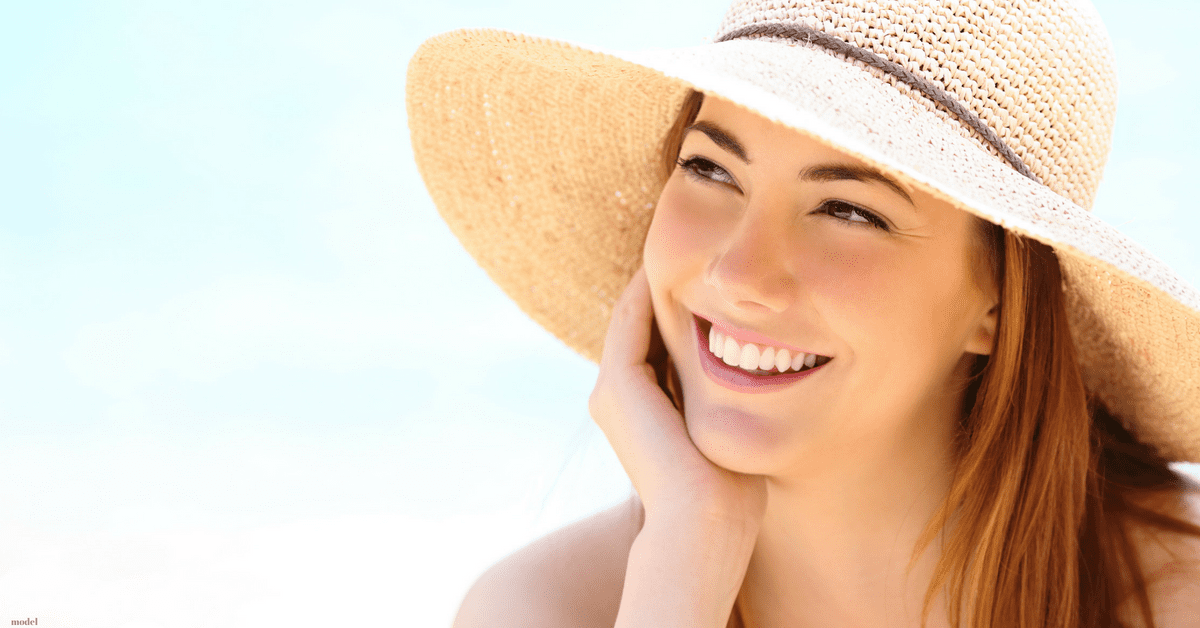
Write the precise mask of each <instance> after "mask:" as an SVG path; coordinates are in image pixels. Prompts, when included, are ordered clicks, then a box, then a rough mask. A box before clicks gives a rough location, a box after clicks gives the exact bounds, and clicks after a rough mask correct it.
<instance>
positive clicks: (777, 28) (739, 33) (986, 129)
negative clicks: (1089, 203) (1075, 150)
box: [714, 22, 1041, 183]
mask: <svg viewBox="0 0 1200 628" xmlns="http://www.w3.org/2000/svg"><path fill="white" fill-rule="evenodd" d="M755 36H758V37H782V38H784V39H790V40H792V41H796V42H800V43H807V44H815V45H817V46H820V47H822V48H825V49H827V50H830V51H832V52H836V53H838V54H841V55H843V56H845V57H849V58H851V59H857V60H859V61H862V62H863V63H866V64H867V65H869V66H871V67H873V68H877V69H879V70H882V71H884V72H886V73H887V74H889V75H891V76H893V77H895V78H896V79H897V80H899V81H900V82H902V83H904V84H905V85H908V86H909V87H911V88H913V89H915V90H917V91H918V92H921V93H922V94H924V95H925V97H926V98H929V99H930V100H932V101H934V102H936V103H937V104H939V105H941V106H943V107H945V108H946V110H948V111H949V112H950V113H952V114H953V115H954V116H955V117H957V118H958V120H959V122H962V123H963V124H965V125H967V126H968V127H970V128H971V129H972V130H973V131H975V132H976V133H978V134H979V136H980V137H982V138H983V139H984V141H986V142H987V143H988V144H991V146H992V148H995V149H996V150H997V151H998V152H999V153H1000V156H1001V157H1004V159H1005V160H1006V161H1008V163H1009V164H1011V165H1012V167H1013V168H1015V169H1016V171H1017V172H1019V173H1021V174H1023V175H1025V176H1026V177H1029V178H1030V179H1032V180H1034V181H1036V182H1038V183H1041V181H1040V180H1039V179H1038V178H1037V176H1035V175H1034V174H1033V172H1032V171H1030V170H1029V167H1028V166H1026V165H1025V162H1023V161H1021V158H1020V157H1018V156H1017V154H1016V153H1015V152H1013V150H1012V149H1011V148H1009V146H1008V144H1005V143H1004V140H1002V139H1000V136H999V135H997V134H996V131H995V130H993V129H992V127H990V126H988V125H987V123H986V122H984V121H983V120H982V119H980V118H979V116H977V115H975V112H974V111H971V110H970V109H968V108H967V107H966V106H964V105H963V104H962V103H961V102H959V101H958V99H956V98H955V97H954V96H951V95H950V94H949V93H948V92H947V91H946V90H944V89H942V88H940V87H938V86H937V85H935V84H933V83H931V82H930V81H928V80H927V79H925V78H924V77H922V76H920V75H918V74H914V73H913V72H912V71H910V70H909V69H908V68H905V67H904V66H902V65H900V64H899V63H896V62H894V61H891V60H890V59H887V58H885V57H882V56H880V55H878V54H876V53H874V52H871V51H870V50H865V49H863V48H859V47H858V46H855V45H854V44H851V43H849V42H846V41H844V40H842V39H839V38H837V37H835V36H833V35H830V34H829V33H826V32H824V31H820V30H817V29H815V28H812V27H811V26H808V25H806V24H795V23H779V22H762V23H758V24H751V25H750V26H745V27H742V28H739V29H737V30H735V31H732V32H729V33H726V34H724V35H721V36H720V37H718V38H717V39H716V41H715V42H714V43H720V42H723V41H729V40H731V39H749V38H751V37H755Z"/></svg>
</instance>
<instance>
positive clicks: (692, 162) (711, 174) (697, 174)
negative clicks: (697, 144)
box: [676, 157, 737, 187]
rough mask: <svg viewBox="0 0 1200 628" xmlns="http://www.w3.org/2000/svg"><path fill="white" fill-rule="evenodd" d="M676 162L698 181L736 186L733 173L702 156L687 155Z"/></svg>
mask: <svg viewBox="0 0 1200 628" xmlns="http://www.w3.org/2000/svg"><path fill="white" fill-rule="evenodd" d="M676 163H677V164H678V165H679V167H680V168H682V169H683V171H684V172H686V173H687V174H688V176H691V177H694V178H695V179H698V180H700V181H707V182H712V183H724V184H725V185H732V186H733V187H737V181H735V180H734V178H733V175H731V174H729V171H727V170H725V169H724V168H722V167H720V166H718V165H717V164H715V163H713V162H711V161H709V160H707V159H705V158H703V157H689V158H687V159H680V160H679V161H677V162H676Z"/></svg>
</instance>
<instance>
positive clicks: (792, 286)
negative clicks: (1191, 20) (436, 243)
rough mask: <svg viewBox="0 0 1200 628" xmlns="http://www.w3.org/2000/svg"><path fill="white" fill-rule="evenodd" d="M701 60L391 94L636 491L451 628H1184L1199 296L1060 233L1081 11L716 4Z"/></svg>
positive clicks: (501, 71) (502, 574)
mask: <svg viewBox="0 0 1200 628" xmlns="http://www.w3.org/2000/svg"><path fill="white" fill-rule="evenodd" d="M716 41H717V43H714V44H711V45H708V46H703V47H698V48H695V49H687V50H679V51H662V52H657V53H650V54H643V55H623V56H622V57H618V56H614V55H601V54H597V53H592V52H589V51H586V50H581V49H578V48H574V47H571V46H565V45H562V44H558V43H556V42H547V41H542V40H534V39H529V38H523V37H520V36H514V35H509V34H505V33H493V32H462V33H451V34H448V35H445V36H442V37H440V38H436V39H435V40H431V41H430V42H427V43H426V45H425V46H424V47H423V48H422V50H421V51H418V53H417V55H416V56H415V57H414V60H413V62H412V64H411V65H410V70H409V115H410V121H411V126H412V129H413V145H414V149H415V151H416V153H417V157H418V165H419V166H420V168H421V170H422V174H423V176H424V177H425V179H426V183H427V185H428V186H429V188H430V191H431V194H432V195H433V197H434V199H435V201H436V202H437V204H438V206H439V209H440V210H441V211H442V213H443V216H444V217H445V218H446V219H447V221H448V222H449V223H450V225H451V226H452V228H454V229H455V231H456V233H457V234H458V235H459V237H460V239H461V240H462V241H463V243H464V245H465V246H466V247H467V248H468V250H470V251H472V253H473V254H475V255H476V258H477V259H479V261H480V263H481V264H482V265H483V266H484V267H485V268H486V269H488V271H489V272H490V273H491V274H492V276H493V277H494V278H495V279H496V280H497V281H498V282H499V283H500V284H501V285H502V286H504V287H505V289H506V290H507V291H508V292H509V294H510V295H512V296H513V297H514V298H515V299H516V300H517V301H518V303H520V304H521V305H522V306H523V307H524V308H525V309H526V311H528V312H530V314H531V315H532V316H534V317H535V319H537V320H538V321H539V322H541V323H542V324H543V325H544V326H546V327H547V328H548V329H550V330H551V331H553V332H554V333H556V334H557V335H558V336H559V337H560V338H562V339H564V340H565V341H566V342H568V343H569V344H571V345H572V346H573V347H576V348H577V349H579V350H580V351H581V352H583V353H584V354H585V355H589V356H591V357H595V356H596V355H597V353H598V349H599V348H600V346H601V345H602V346H603V359H602V360H601V365H600V375H599V377H598V380H597V383H596V387H595V390H594V392H593V394H592V398H591V401H590V408H591V411H592V414H593V416H594V417H595V419H596V421H597V423H598V424H599V425H600V427H601V428H602V429H603V430H604V432H605V434H606V435H607V436H608V438H609V441H610V443H611V444H612V445H613V447H614V449H615V450H616V452H617V455H618V457H619V458H620V460H621V462H622V464H623V465H624V467H625V469H626V471H627V473H628V474H629V476H630V478H631V480H632V481H633V484H634V488H635V489H636V497H635V498H634V499H633V500H631V502H630V503H629V504H627V505H624V506H622V507H618V508H615V509H613V510H611V511H608V512H605V513H601V514H599V515H597V516H595V517H593V518H591V519H589V520H586V521H584V522H581V523H579V524H576V525H574V526H571V527H569V528H566V529H564V530H562V531H560V532H558V533H556V534H554V535H551V536H550V537H547V538H546V539H543V540H542V541H540V542H538V543H535V544H534V545H532V546H530V547H529V548H526V549H525V550H523V551H522V552H519V553H517V554H516V555H514V556H512V557H510V558H509V559H506V560H505V561H504V562H502V563H501V564H500V565H498V566H497V567H496V568H494V569H493V570H491V571H490V572H489V573H488V574H485V576H484V577H483V578H481V580H480V581H479V583H477V584H476V586H475V587H474V588H473V589H472V591H471V593H469V594H468V596H467V599H466V600H465V601H464V603H463V607H462V609H461V610H460V613H459V617H458V620H457V625H458V626H460V627H463V628H465V627H469V626H475V625H485V624H486V625H509V624H512V625H545V626H556V625H571V626H578V625H596V626H611V625H617V626H663V625H672V626H673V625H679V626H712V627H719V626H726V625H741V626H753V627H759V626H804V625H820V626H838V625H847V626H849V625H854V626H909V625H912V626H916V625H922V624H924V625H928V626H947V625H948V626H1010V625H1012V626H1055V627H1058V626H1117V625H1125V626H1160V627H1161V626H1188V625H1196V624H1197V618H1200V585H1198V583H1200V540H1198V539H1200V527H1197V522H1200V509H1197V506H1196V503H1197V502H1196V489H1195V487H1193V486H1190V485H1188V484H1187V483H1186V482H1184V480H1183V479H1182V478H1180V477H1179V476H1177V475H1176V474H1175V473H1174V472H1172V471H1171V470H1170V468H1169V467H1168V466H1167V463H1166V460H1171V459H1178V460H1196V459H1197V458H1200V420H1198V419H1197V410H1200V391H1198V390H1197V382H1200V365H1196V364H1195V363H1194V361H1193V359H1192V358H1191V357H1190V356H1191V355H1194V353H1193V352H1194V351H1195V350H1197V349H1200V346H1197V345H1198V344H1200V332H1198V331H1197V330H1200V326H1198V324H1200V315H1198V314H1197V305H1198V304H1200V299H1198V298H1197V296H1196V294H1195V293H1194V291H1192V290H1191V289H1190V288H1188V287H1187V286H1186V285H1185V284H1183V283H1182V282H1181V281H1179V280H1178V279H1177V278H1175V276H1174V275H1173V274H1172V273H1171V272H1170V271H1169V269H1166V268H1165V267H1163V266H1162V265H1161V264H1160V263H1158V262H1156V261H1155V260H1154V259H1153V258H1152V257H1150V256H1149V255H1148V254H1145V253H1144V252H1142V251H1140V250H1138V249H1137V248H1136V247H1135V246H1134V245H1132V244H1131V243H1130V242H1128V241H1127V240H1125V239H1124V238H1122V237H1121V236H1120V235H1119V234H1118V233H1116V232H1115V231H1114V230H1113V229H1112V228H1111V227H1108V226H1106V225H1104V224H1103V223H1101V222H1099V221H1098V220H1096V219H1094V218H1092V217H1091V216H1090V215H1089V214H1088V213H1087V211H1086V209H1085V208H1087V207H1089V206H1090V204H1091V201H1092V198H1093V196H1094V193H1095V186H1096V184H1097V182H1098V180H1099V176H1100V171H1101V169H1102V166H1103V162H1104V159H1105V157H1106V155H1107V150H1108V143H1109V137H1110V135H1111V125H1112V116H1113V108H1114V104H1115V78H1114V73H1113V71H1112V59H1111V51H1110V48H1109V45H1108V42H1107V38H1106V36H1105V35H1104V33H1103V30H1102V27H1101V26H1100V24H1099V22H1098V19H1097V18H1096V16H1095V14H1094V11H1093V10H1092V9H1091V7H1087V6H1078V5H1077V4H1075V3H1070V2H1060V3H1043V4H1038V5H1033V6H1030V5H1028V4H1027V3H1024V2H992V3H977V2H973V1H964V2H957V1H955V0H945V1H939V2H928V1H925V2H922V1H918V0H909V1H907V2H905V1H894V2H887V3H875V2H858V1H855V0H842V1H821V2H818V1H807V2H772V1H768V0H761V1H748V2H740V3H735V5H734V6H733V7H732V8H731V9H730V12H729V13H728V14H727V16H726V19H725V22H724V23H723V25H722V27H721V29H720V33H719V34H718V37H717V38H716ZM645 138H664V139H663V141H661V142H660V141H657V140H655V141H645ZM451 146H453V147H454V150H450V147H451ZM660 160H661V161H662V162H665V164H660ZM662 165H667V168H666V170H667V173H666V176H664V173H663V170H662V168H661V166H662ZM651 210H653V211H651ZM651 219H652V220H651ZM647 223H649V224H647ZM639 263H641V264H644V267H639ZM622 287H623V288H622ZM619 288H621V289H620V290H619ZM618 292H619V293H620V296H619V298H616V299H615V301H614V297H615V296H616V295H617V293H618ZM609 303H612V307H611V310H610V309H609V308H608V307H605V306H606V305H607V304H609ZM610 312H611V316H610ZM604 328H607V335H606V336H605V337H604V339H603V341H601V340H600V338H599V330H600V329H604Z"/></svg>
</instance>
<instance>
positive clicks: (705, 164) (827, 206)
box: [676, 157, 891, 232]
mask: <svg viewBox="0 0 1200 628" xmlns="http://www.w3.org/2000/svg"><path fill="white" fill-rule="evenodd" d="M676 164H677V165H678V166H679V167H680V168H682V169H683V171H684V172H685V173H687V175H688V176H690V177H692V178H694V179H696V180H697V181H701V182H703V183H717V184H723V185H732V186H734V187H737V182H736V181H735V180H734V178H733V175H731V174H729V172H728V171H727V170H725V169H724V168H722V167H721V166H718V165H717V164H715V163H713V162H712V161H709V160H707V159H705V158H703V157H689V158H688V159H682V158H680V159H678V160H676ZM717 172H719V173H721V174H723V175H724V177H725V178H726V179H727V180H721V179H719V178H716V177H715V176H713V173H717ZM817 211H818V212H819V213H822V214H825V215H827V216H831V217H833V218H836V219H837V220H838V221H839V222H843V223H846V225H847V226H850V227H866V228H874V229H881V230H883V231H885V232H889V231H891V227H889V226H888V223H887V221H885V220H884V219H883V218H880V217H879V215H878V214H876V213H875V212H872V211H870V210H868V209H865V208H863V207H859V206H858V205H855V204H853V203H848V202H846V201H840V200H836V199H831V200H827V201H825V202H823V203H821V205H820V207H818V208H817ZM839 214H841V215H844V216H845V218H843V217H841V216H839ZM854 215H858V217H859V218H861V220H855V219H853V218H852V216H854Z"/></svg>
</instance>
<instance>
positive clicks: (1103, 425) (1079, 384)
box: [660, 90, 1200, 628]
mask: <svg viewBox="0 0 1200 628" xmlns="http://www.w3.org/2000/svg"><path fill="white" fill-rule="evenodd" d="M703 99H704V96H703V94H702V93H700V92H698V91H695V90H693V91H692V92H691V93H689V94H688V95H687V96H686V98H685V99H684V101H683V105H682V107H681V110H680V113H679V115H678V117H677V118H676V120H675V123H674V125H672V127H671V128H670V130H669V131H668V133H667V135H666V137H665V138H664V142H663V162H662V167H663V169H664V172H665V173H666V175H667V176H669V175H670V173H671V171H672V170H673V169H674V167H675V162H676V160H677V159H678V156H679V150H680V146H681V144H682V140H683V135H684V132H685V130H686V128H687V127H688V126H689V125H690V124H691V123H692V122H694V121H695V118H696V115H697V113H698V112H699V110H700V105H701V103H702V102H703ZM979 233H980V238H979V240H980V247H981V251H982V252H983V256H982V257H983V259H985V260H986V261H987V262H988V264H987V266H988V271H989V272H990V274H991V275H992V278H993V279H994V280H995V285H996V286H997V288H998V290H999V294H1000V306H999V316H998V321H997V330H996V340H995V346H994V348H993V351H992V353H991V355H990V356H980V357H979V358H978V359H977V361H976V364H975V368H974V370H973V376H972V378H971V381H970V384H969V386H968V388H967V390H966V392H965V394H964V400H963V401H964V408H963V419H962V421H961V423H960V430H959V439H958V443H957V445H958V447H957V452H956V453H957V459H956V468H955V475H954V480H953V482H952V483H951V487H950V491H949V494H948V497H947V499H946V501H945V503H944V504H943V506H942V508H941V510H940V511H939V513H938V514H937V515H936V516H935V517H934V519H933V520H932V521H931V522H930V524H929V526H928V528H927V529H926V532H925V534H924V536H923V537H922V539H921V541H920V542H919V543H918V545H917V548H916V552H917V554H919V553H921V552H923V551H924V550H926V549H927V548H928V547H929V545H930V544H931V543H933V542H934V541H935V539H940V540H941V542H940V544H939V546H940V551H941V556H940V558H939V562H938V564H937V567H936V570H935V574H934V578H933V581H932V582H931V583H930V587H929V590H928V592H927V593H926V601H925V614H926V616H928V613H929V611H930V609H931V606H932V603H933V600H934V599H935V597H936V595H937V593H938V592H940V591H943V590H944V591H945V593H946V599H947V600H948V603H947V612H948V615H949V619H950V623H951V625H953V626H956V627H957V626H963V625H968V626H979V627H984V626H1020V627H1029V628H1033V627H1039V628H1101V627H1104V628H1117V627H1120V626H1122V624H1121V622H1120V620H1119V618H1118V612H1119V611H1118V609H1119V608H1121V607H1122V605H1124V604H1126V603H1127V600H1132V601H1135V602H1136V603H1137V609H1138V610H1139V611H1140V614H1141V616H1142V620H1143V621H1144V623H1145V626H1146V627H1147V628H1153V626H1154V619H1153V617H1152V613H1151V607H1150V600H1149V595H1148V593H1147V582H1146V580H1145V577H1144V573H1143V570H1142V565H1141V563H1140V562H1139V557H1138V552H1137V548H1136V547H1135V545H1134V543H1133V537H1132V535H1131V531H1130V530H1131V528H1130V527H1131V526H1133V525H1142V526H1146V527H1149V528H1152V529H1159V530H1164V531H1168V532H1172V533H1181V534H1192V535H1197V536H1200V527H1197V526H1196V525H1193V524H1191V523H1188V522H1187V521H1184V520H1182V519H1180V518H1178V517H1177V516H1175V515H1174V514H1173V513H1171V512H1169V511H1160V510H1157V509H1154V508H1150V507H1148V506H1147V505H1146V504H1147V503H1149V501H1148V500H1149V498H1151V497H1154V496H1157V495H1161V496H1168V497H1169V496H1171V495H1178V494H1179V493H1181V492H1182V491H1184V490H1189V484H1188V482H1187V481H1186V480H1184V479H1183V478H1182V477H1181V476H1179V475H1178V474H1177V473H1175V472H1174V471H1173V470H1172V469H1171V468H1170V467H1169V466H1168V464H1167V462H1166V461H1165V460H1163V459H1162V458H1160V457H1159V456H1158V455H1157V454H1156V453H1155V451H1154V450H1153V449H1152V448H1150V447H1148V446H1146V445H1143V444H1141V443H1140V442H1138V441H1137V439H1136V438H1135V437H1134V436H1133V435H1132V434H1130V433H1129V432H1128V431H1127V430H1126V429H1125V428H1124V427H1123V426H1122V425H1121V423H1120V421H1118V420H1117V419H1116V418H1115V417H1113V416H1112V415H1111V414H1110V413H1109V412H1108V410H1107V409H1106V408H1104V407H1103V406H1102V405H1100V404H1098V403H1097V402H1096V401H1095V400H1094V399H1093V398H1091V397H1090V396H1089V394H1088V391H1087V390H1086V388H1085V387H1084V384H1083V377H1082V374H1081V372H1080V368H1079V362H1078V358H1077V356H1076V353H1075V346H1074V342H1073V340H1072V338H1071V333H1070V329H1069V327H1068V323H1067V320H1068V319H1067V313H1066V304H1065V300H1064V297H1063V292H1062V285H1063V284H1062V282H1063V279H1062V276H1061V271H1060V268H1059V264H1058V258H1057V257H1056V256H1055V253H1054V251H1053V250H1052V249H1051V248H1050V247H1048V246H1046V245H1044V244H1042V243H1040V242H1038V241H1036V240H1032V239H1029V238H1025V237H1022V236H1019V235H1016V234H1014V233H1011V232H1007V231H1005V230H1003V229H1001V228H1000V227H998V226H996V225H993V224H991V223H988V222H984V221H982V220H980V221H979ZM660 383H661V384H663V386H664V389H667V390H668V392H669V393H670V394H672V396H673V397H675V396H678V394H679V389H678V384H677V382H675V381H674V377H673V376H672V375H671V374H670V373H669V372H660ZM1194 488H1195V487H1194V486H1192V487H1190V489H1192V490H1194ZM914 558H915V556H914Z"/></svg>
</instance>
